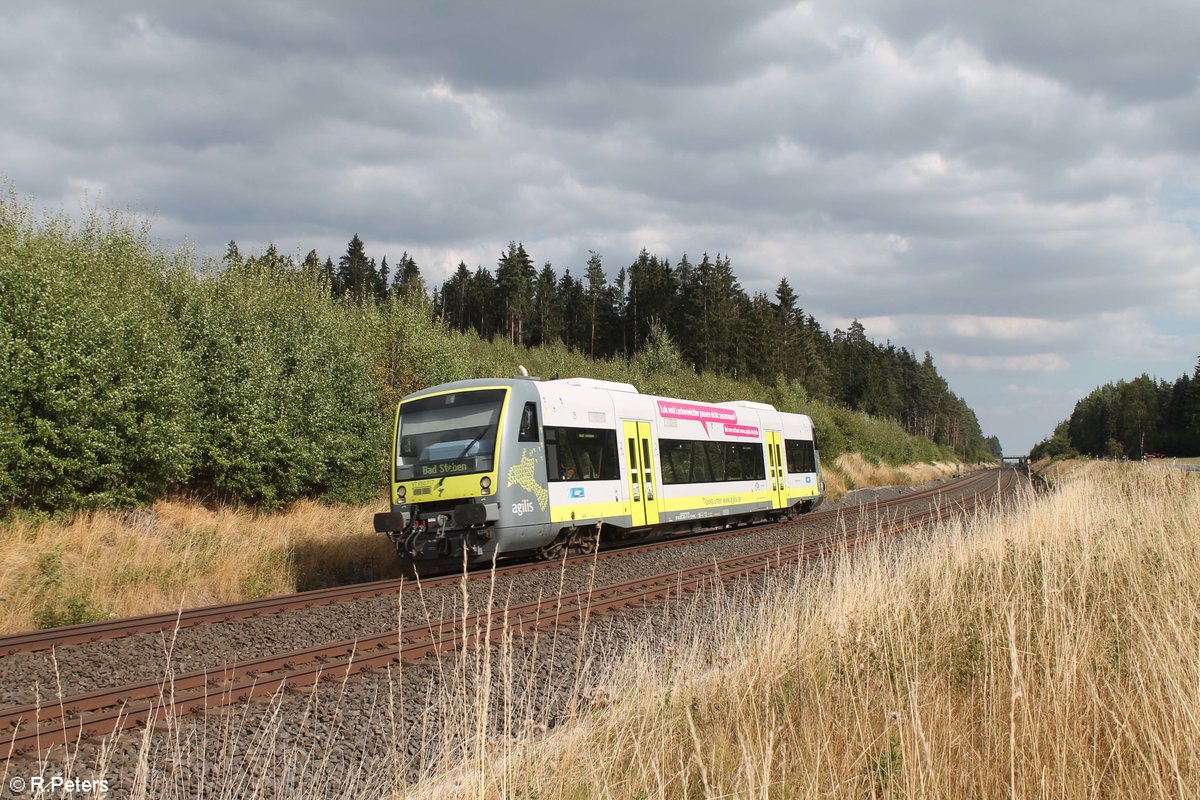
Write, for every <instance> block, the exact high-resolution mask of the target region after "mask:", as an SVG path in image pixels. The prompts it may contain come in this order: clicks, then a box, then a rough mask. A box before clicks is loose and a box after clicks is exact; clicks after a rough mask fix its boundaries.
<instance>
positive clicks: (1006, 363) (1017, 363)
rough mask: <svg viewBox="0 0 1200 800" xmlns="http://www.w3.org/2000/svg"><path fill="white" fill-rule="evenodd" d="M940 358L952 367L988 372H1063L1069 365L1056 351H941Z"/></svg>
mask: <svg viewBox="0 0 1200 800" xmlns="http://www.w3.org/2000/svg"><path fill="white" fill-rule="evenodd" d="M941 360H942V363H943V364H946V365H947V366H949V367H952V368H956V369H957V368H963V369H973V370H983V371H988V372H992V371H999V372H1063V371H1065V370H1067V369H1069V368H1070V366H1071V365H1070V364H1069V363H1067V360H1066V359H1065V358H1063V357H1062V356H1060V355H1059V354H1058V353H1032V354H1030V355H1021V356H972V355H963V354H961V353H943V354H942V356H941Z"/></svg>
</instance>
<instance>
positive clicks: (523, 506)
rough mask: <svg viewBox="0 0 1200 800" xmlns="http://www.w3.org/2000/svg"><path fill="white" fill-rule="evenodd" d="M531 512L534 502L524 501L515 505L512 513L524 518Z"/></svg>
mask: <svg viewBox="0 0 1200 800" xmlns="http://www.w3.org/2000/svg"><path fill="white" fill-rule="evenodd" d="M530 511H533V501H532V500H522V501H521V502H519V503H513V505H512V513H514V514H516V515H517V516H518V517H523V516H525V514H527V513H529V512H530Z"/></svg>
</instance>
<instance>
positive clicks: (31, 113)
mask: <svg viewBox="0 0 1200 800" xmlns="http://www.w3.org/2000/svg"><path fill="white" fill-rule="evenodd" d="M1198 14H1200V6H1194V4H1182V3H1170V2H1160V3H1154V4H1118V3H1109V2H1103V3H1083V2H1078V3H1074V4H1068V3H1063V2H1056V3H1052V4H1049V5H1047V4H1031V3H1023V4H1019V5H1017V6H1013V5H1011V4H1007V5H1006V4H991V5H983V6H981V5H980V4H962V3H954V2H950V0H917V1H916V2H911V3H909V2H906V3H902V4H896V3H892V2H884V0H852V2H850V3H843V2H837V3H833V2H828V1H827V0H813V2H808V3H800V4H793V3H778V2H752V3H726V2H713V0H703V2H700V3H689V4H677V3H642V2H617V3H589V4H584V3H577V2H567V3H564V2H553V1H552V0H537V2H523V3H515V4H496V3H486V2H456V3H442V4H424V3H421V4H418V3H372V2H365V0H363V1H361V2H350V3H343V4H337V5H333V4H324V3H317V2H305V3H289V4H286V5H284V4H278V3H254V4H248V5H247V4H234V3H232V2H224V1H223V2H217V3H208V4H154V5H151V4H144V3H138V2H116V3H108V4H103V5H96V4H67V3H54V2H47V3H40V4H36V5H32V4H31V5H29V6H28V7H26V8H24V9H20V10H13V9H11V8H10V9H6V10H5V11H3V12H0V23H2V24H0V107H3V108H4V109H5V115H4V117H3V120H2V121H0V173H4V174H7V175H8V176H9V177H10V178H12V179H13V181H14V182H15V185H16V187H17V189H18V191H21V192H28V193H32V194H34V195H36V196H38V197H39V198H40V199H41V200H42V201H43V202H44V203H46V204H48V205H51V206H55V205H61V206H63V207H64V208H66V209H67V210H68V211H73V210H74V209H75V207H76V204H77V203H78V202H79V200H80V199H81V198H82V197H85V196H86V197H89V198H91V199H92V200H93V201H96V200H97V199H98V201H99V202H100V203H101V204H102V205H104V206H112V207H119V208H125V207H133V208H136V209H139V210H141V211H143V212H145V213H148V214H151V215H154V216H155V217H156V220H157V222H156V226H155V232H156V234H157V235H158V236H159V237H161V238H162V239H164V240H165V241H166V242H168V243H170V242H179V241H182V240H184V239H188V240H191V241H193V242H195V243H196V244H197V246H198V247H199V249H200V250H201V251H202V252H206V253H210V254H213V255H217V256H219V255H220V254H221V253H222V252H223V251H224V247H225V243H226V242H228V241H229V240H230V239H236V240H238V241H239V242H240V243H241V244H242V245H243V250H244V251H249V250H252V249H255V248H260V247H262V246H265V243H266V242H268V241H274V242H276V243H277V244H279V245H280V247H281V248H283V249H284V250H292V249H295V250H299V251H301V252H304V251H307V249H309V248H317V249H318V251H319V252H320V254H321V255H322V256H326V255H329V256H333V257H335V258H336V257H337V256H338V255H339V253H340V251H341V250H342V249H343V248H344V247H345V242H346V241H347V240H348V239H349V238H350V236H351V235H352V234H353V233H356V232H357V233H358V234H359V235H360V236H362V238H363V239H364V240H365V241H366V242H367V245H368V251H369V252H370V253H371V254H372V255H375V256H382V255H384V254H387V255H389V256H390V260H393V261H394V260H395V258H396V257H398V255H399V253H400V252H401V251H403V250H405V249H407V250H410V251H412V252H414V253H418V254H419V261H420V263H421V265H422V268H423V269H424V270H425V272H426V276H427V278H429V279H430V280H431V281H432V282H433V283H437V282H439V281H440V280H441V279H442V278H443V277H444V276H445V273H446V270H448V269H450V268H452V266H453V265H454V264H455V263H457V261H458V260H459V259H460V258H462V259H465V260H467V261H468V264H469V265H471V266H474V265H475V264H476V263H481V264H484V265H486V266H493V265H494V263H495V259H496V257H497V254H498V253H499V251H500V250H501V249H502V248H503V247H504V246H505V244H506V243H507V242H508V241H509V240H510V239H517V240H523V241H524V242H525V243H526V246H527V248H528V249H529V251H530V253H531V255H532V256H533V257H534V259H535V260H536V261H537V262H538V263H539V264H540V263H541V262H542V261H545V260H550V261H552V262H553V263H554V264H555V266H556V267H558V268H559V269H562V268H566V267H570V268H572V270H573V272H574V273H575V274H578V272H579V268H580V267H581V266H582V264H583V262H584V261H585V260H586V258H587V252H588V250H589V249H598V250H600V251H601V252H602V253H603V254H604V263H605V265H606V266H607V268H608V270H609V273H610V274H613V273H615V272H616V270H617V269H618V268H619V267H621V266H623V265H625V264H628V263H629V262H630V261H632V259H633V258H634V257H635V256H636V254H637V251H638V250H639V249H640V248H641V247H643V246H645V247H648V248H649V249H651V251H653V252H656V253H658V254H659V255H661V256H665V257H669V258H671V259H672V260H677V259H678V258H679V256H680V255H681V254H682V253H683V252H684V251H687V252H688V254H689V255H690V256H691V257H692V258H693V259H698V258H699V257H700V256H701V254H702V253H703V252H705V251H708V252H709V253H710V254H715V253H717V252H721V253H725V254H728V255H729V256H730V257H731V258H732V260H733V265H734V268H735V271H736V272H737V274H738V276H739V277H740V278H741V280H742V283H743V285H744V286H745V288H747V289H748V290H750V291H766V292H768V293H771V292H773V291H774V288H775V286H776V285H777V284H778V282H779V279H780V277H781V276H786V277H788V279H789V280H790V281H791V283H792V285H793V286H794V287H795V288H796V289H797V291H798V293H799V294H800V296H801V300H802V303H803V304H804V306H805V307H806V309H808V310H810V311H812V312H814V313H816V314H817V316H818V318H819V319H821V320H822V321H823V322H827V323H828V324H831V325H832V324H834V320H840V321H843V322H848V320H850V319H852V318H854V317H859V318H864V319H868V320H871V321H872V322H871V325H869V326H868V332H869V333H871V332H872V326H874V329H875V330H876V331H877V333H876V334H875V335H877V338H886V337H889V336H891V337H893V338H895V339H896V340H897V341H898V342H900V343H902V344H906V345H908V346H910V347H912V348H913V349H915V350H917V351H918V352H919V351H922V350H924V349H930V350H932V351H933V352H934V356H935V358H937V359H938V360H939V363H944V364H945V365H946V368H947V370H948V371H949V372H950V373H952V374H951V377H952V379H953V380H962V381H964V383H963V386H964V387H965V388H964V389H963V390H962V391H963V392H964V393H967V397H968V400H969V401H972V402H973V403H975V404H977V405H978V407H979V408H980V411H981V413H982V414H983V416H984V427H985V428H988V426H989V419H991V417H989V415H990V414H994V415H995V417H994V418H995V419H1000V415H1001V414H1002V407H1001V406H1000V405H998V404H995V405H988V403H990V398H992V397H999V396H1000V395H1001V394H1003V393H1002V392H1000V391H994V392H990V393H989V392H988V391H987V385H986V381H985V380H984V378H983V377H981V376H985V375H987V374H989V372H988V371H989V370H992V371H995V372H996V373H997V374H1001V375H1003V376H1004V380H1006V381H1008V382H1009V383H1008V385H1011V386H1013V387H1016V389H1015V390H1014V392H1010V394H1014V396H1016V395H1019V396H1020V397H1022V398H1024V401H1025V402H1030V403H1043V406H1042V407H1041V411H1040V412H1039V413H1040V414H1041V416H1040V417H1038V416H1037V415H1026V417H1027V418H1026V419H1025V420H1023V422H1024V424H1025V425H1026V427H1027V428H1028V429H1029V430H1023V431H1021V432H1020V433H1019V435H1020V436H1022V437H1024V438H1026V439H1030V440H1032V438H1033V433H1031V432H1030V431H1031V430H1032V429H1033V428H1034V427H1038V426H1040V428H1044V429H1046V430H1048V428H1049V426H1051V425H1052V424H1053V422H1054V421H1055V419H1057V418H1059V417H1061V416H1064V415H1065V413H1064V411H1063V409H1061V408H1057V407H1055V406H1054V403H1061V402H1063V401H1062V400H1061V398H1062V397H1063V396H1064V393H1065V392H1066V389H1065V388H1064V387H1065V386H1067V383H1066V382H1067V381H1070V382H1072V383H1071V385H1075V384H1079V385H1085V386H1089V387H1090V386H1091V385H1094V384H1095V383H1101V382H1103V381H1104V380H1107V379H1108V378H1106V377H1105V375H1106V373H1104V372H1103V370H1106V369H1110V370H1111V369H1114V368H1116V367H1115V366H1114V365H1119V364H1125V363H1128V364H1133V363H1134V362H1135V361H1137V360H1138V359H1142V360H1143V361H1144V362H1145V361H1148V360H1150V359H1152V358H1159V359H1161V360H1162V361H1163V362H1164V363H1165V362H1167V361H1170V360H1172V359H1182V360H1184V361H1187V362H1189V363H1190V362H1191V361H1192V360H1193V359H1194V350H1195V347H1194V346H1193V345H1190V344H1188V341H1187V337H1186V336H1185V335H1180V334H1178V333H1174V334H1171V335H1167V334H1164V333H1163V332H1162V331H1161V330H1159V328H1157V327H1156V325H1157V324H1158V323H1157V321H1156V320H1157V319H1159V318H1160V316H1161V315H1164V314H1165V315H1169V316H1170V318H1171V319H1173V320H1174V322H1173V323H1172V325H1173V328H1174V329H1175V330H1176V331H1178V329H1181V328H1182V329H1187V328H1188V326H1189V325H1190V326H1192V330H1195V329H1196V328H1200V320H1198V319H1197V312H1196V308H1197V307H1200V247H1198V246H1197V241H1196V229H1197V228H1200V213H1198V212H1197V209H1196V206H1197V205H1198V198H1200V192H1198V187H1200V166H1198V165H1197V162H1196V158H1195V153H1196V148H1197V146H1198V142H1200V140H1198V139H1197V138H1196V137H1195V130H1196V129H1197V126H1198V125H1200V116H1198V115H1200V111H1197V109H1198V108H1200V94H1198V89H1197V75H1200V48H1196V47H1195V46H1194V43H1195V42H1196V41H1200V18H1198ZM1188 226H1192V227H1191V228H1189V227H1188ZM1097 327H1101V328H1103V330H1104V336H1100V337H1097V336H1088V335H1087V333H1086V332H1089V331H1093V330H1094V329H1096V328H1097ZM1097 341H1102V342H1103V346H1104V347H1105V348H1107V350H1106V352H1107V353H1108V354H1109V355H1107V356H1102V355H1100V351H1099V350H1098V349H1097V345H1096V342H1097ZM1189 348H1190V349H1191V350H1192V351H1193V352H1189ZM1154 353H1158V354H1159V355H1157V356H1155V355H1153V354H1154ZM1121 359H1126V360H1125V361H1121ZM1185 366H1186V364H1185ZM1144 368H1151V369H1153V368H1155V367H1153V366H1152V365H1147V366H1146V367H1144ZM1164 369H1165V368H1164ZM1167 371H1168V372H1169V371H1170V370H1167ZM1030 375H1036V376H1040V378H1041V379H1043V380H1058V381H1059V383H1058V384H1056V385H1055V387H1053V388H1052V389H1045V390H1044V391H1043V390H1041V389H1038V388H1037V387H1036V386H1031V385H1030V384H1029V382H1028V381H1024V380H1022V378H1024V377H1027V376H1030ZM1056 376H1057V377H1056ZM956 388H957V384H956ZM976 391H978V392H981V393H984V394H985V395H986V396H987V397H988V398H989V400H988V401H986V402H980V401H979V398H976V397H972V396H971V394H970V392H976ZM1069 410H1070V409H1069V407H1068V408H1066V409H1065V412H1067V413H1069ZM1006 424H1007V423H1006ZM1013 424H1014V425H1017V424H1018V423H1013ZM1012 431H1014V433H1013V435H1017V434H1016V433H1015V432H1016V431H1018V428H1016V427H1014V428H1013V429H1012ZM1000 432H1001V434H1002V435H1007V434H1006V432H1005V430H1001V431H1000ZM1038 435H1039V436H1040V435H1041V433H1040V432H1039V433H1038ZM1028 443H1029V442H1024V444H1026V445H1027V444H1028Z"/></svg>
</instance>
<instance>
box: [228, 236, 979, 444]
mask: <svg viewBox="0 0 1200 800" xmlns="http://www.w3.org/2000/svg"><path fill="white" fill-rule="evenodd" d="M278 258H279V257H278V255H277V254H274V250H273V248H268V251H267V253H266V254H265V255H264V256H262V257H260V258H259V259H258V261H257V262H256V263H258V264H259V265H260V266H261V263H262V261H263V259H278ZM225 260H226V262H227V263H228V264H229V265H230V266H231V267H237V266H239V265H240V264H242V263H244V262H243V261H242V259H241V256H240V254H239V253H238V251H237V245H236V243H234V242H230V247H229V252H228V253H227V254H226V259H225ZM300 268H301V269H303V270H306V271H308V272H311V273H313V274H315V275H318V276H320V277H321V278H322V279H323V280H324V281H325V283H326V285H327V286H328V287H329V290H330V292H331V294H332V295H333V296H334V297H338V298H353V299H358V300H360V301H367V300H374V301H375V302H384V301H385V299H386V298H388V297H389V296H395V295H397V294H399V295H403V296H407V297H410V298H426V299H429V300H430V302H431V309H432V313H434V314H435V315H436V316H438V317H439V318H441V319H444V320H445V321H446V322H447V323H448V324H449V325H450V326H451V327H452V328H454V329H456V330H458V331H461V332H464V333H465V332H473V333H474V334H476V335H477V336H479V337H481V338H483V339H485V340H493V339H497V338H500V339H502V340H505V341H508V342H510V343H511V344H513V345H516V346H526V347H545V346H548V345H551V344H555V343H559V342H561V343H562V344H565V345H566V346H567V347H568V348H570V349H571V350H574V351H577V352H581V353H584V354H585V355H587V356H588V357H589V358H591V359H593V360H595V359H606V358H623V359H626V360H628V359H631V358H633V356H634V355H635V354H636V353H638V352H639V351H640V350H642V349H643V347H644V346H645V345H646V343H647V341H648V339H649V337H650V335H651V331H652V330H653V329H654V328H655V327H656V326H659V327H661V328H662V329H663V330H664V331H665V332H666V334H667V335H668V336H669V337H670V339H671V340H672V341H673V342H675V343H676V344H677V346H678V347H679V349H680V351H681V354H682V356H683V359H684V361H685V362H686V364H687V365H689V366H690V367H692V368H693V369H694V370H696V371H697V372H711V373H714V374H716V375H721V376H729V377H733V378H750V379H755V380H758V381H760V382H763V383H766V384H770V383H773V382H775V381H779V380H781V381H785V382H794V383H798V384H800V385H801V386H803V387H804V389H805V390H806V391H807V392H808V394H809V395H810V396H811V397H813V398H815V399H818V400H822V401H826V402H831V403H835V404H840V405H843V406H845V407H847V408H849V409H851V410H853V411H862V412H865V413H868V414H871V415H873V416H878V417H884V418H888V419H893V420H896V421H898V422H899V423H900V424H901V425H902V426H903V427H904V428H905V429H906V430H907V431H908V432H909V433H912V434H914V435H918V436H924V437H926V438H928V439H930V440H931V441H934V442H936V443H937V444H940V445H945V446H947V447H950V448H952V449H953V450H954V451H955V452H956V453H958V454H960V455H961V456H962V457H964V458H965V457H980V458H983V457H988V456H992V455H995V456H999V455H1000V452H1001V450H1000V443H999V440H998V439H996V438H995V437H987V438H985V437H984V436H983V433H982V431H981V430H980V426H979V421H978V419H977V418H976V416H975V412H974V411H973V410H972V409H971V408H970V407H969V406H968V405H967V404H966V402H965V401H963V400H962V398H960V397H958V396H957V395H955V394H954V393H953V392H952V391H951V390H950V388H949V386H948V385H947V383H946V381H945V379H944V378H942V377H941V375H939V374H938V371H937V368H936V367H935V366H934V363H933V359H932V357H931V356H930V355H929V353H928V352H925V353H924V354H923V355H922V356H920V357H918V356H917V354H916V353H914V352H912V351H910V350H908V349H906V348H904V347H897V346H896V345H895V344H893V343H891V342H890V341H889V342H886V343H884V344H878V343H876V342H874V341H872V340H871V339H869V338H868V337H867V333H866V330H865V328H864V327H863V325H862V324H861V323H860V322H858V321H857V320H855V321H854V322H852V323H851V324H850V325H849V326H848V329H847V330H845V331H843V330H840V329H835V330H833V331H832V332H829V331H826V330H825V329H823V328H822V327H821V324H820V323H819V322H818V321H817V320H816V319H815V318H814V317H813V316H812V315H811V314H809V313H806V312H805V311H804V309H803V308H802V307H801V303H800V297H799V295H798V294H797V292H796V290H795V289H794V288H793V287H792V286H791V283H790V282H789V281H788V280H787V278H786V277H784V278H781V279H780V281H779V284H778V285H777V287H776V289H775V292H774V294H773V296H768V295H767V294H766V293H765V292H754V293H752V294H748V293H747V292H746V291H745V290H744V289H743V288H742V285H741V283H740V281H739V280H738V278H737V276H736V275H735V274H734V271H733V267H732V263H731V260H730V258H729V256H727V255H721V254H717V255H716V257H710V256H709V255H708V254H707V253H705V254H703V256H702V257H701V259H700V261H699V262H698V263H693V262H692V260H690V259H689V258H688V256H687V255H686V254H684V255H683V256H682V257H681V258H680V259H679V260H678V261H677V262H675V264H674V265H672V264H671V261H670V259H666V258H660V257H659V256H657V255H652V254H650V253H648V252H647V251H646V250H642V252H641V253H639V254H638V257H637V258H636V259H635V260H634V261H633V263H631V264H629V265H627V266H622V267H621V268H620V269H618V270H617V272H616V275H615V276H614V277H613V278H612V279H611V280H610V279H609V277H608V273H607V271H606V269H605V267H604V264H603V261H602V258H601V255H600V254H599V253H597V252H594V251H593V252H591V253H590V257H589V258H588V261H587V263H586V264H585V265H584V267H583V270H582V273H581V274H580V275H579V276H578V277H576V276H574V275H572V274H571V270H570V269H569V268H568V269H565V270H563V271H562V272H561V274H560V273H559V271H558V270H557V269H556V268H555V267H554V266H553V265H552V264H551V263H550V262H545V263H543V264H542V266H541V268H540V269H539V268H537V267H536V265H535V262H534V259H533V258H532V257H531V256H530V254H529V253H528V252H527V251H526V249H525V246H524V244H523V243H520V242H515V241H513V242H509V244H508V247H507V248H506V249H505V250H503V251H502V252H501V253H500V254H499V257H498V258H497V261H496V266H495V269H494V271H493V270H491V269H489V268H487V267H484V266H476V267H475V268H474V269H473V270H472V269H471V268H469V267H468V266H467V265H466V263H465V262H460V263H459V265H458V268H457V270H456V271H455V272H454V273H453V274H452V275H451V276H450V277H449V278H448V279H447V280H446V281H445V282H444V283H442V285H441V286H440V287H434V288H433V289H432V291H429V290H428V289H427V286H426V282H425V279H424V278H423V276H422V275H421V271H420V268H419V266H418V265H417V264H416V262H415V261H414V260H413V259H412V258H411V257H410V256H409V255H408V253H407V252H406V253H405V254H404V255H403V256H402V257H401V259H400V261H399V262H398V263H397V264H396V265H395V267H394V268H393V267H390V266H389V265H388V262H387V258H386V256H385V257H384V258H383V259H382V261H381V262H378V263H377V262H376V260H375V259H374V258H371V257H368V256H367V254H366V249H365V246H364V244H363V242H362V240H361V239H360V238H359V236H358V235H357V234H355V235H354V237H353V238H352V239H351V240H350V242H349V244H348V245H347V248H346V252H345V254H344V255H342V256H341V257H340V258H339V259H338V261H337V263H336V264H335V263H334V261H333V259H332V258H326V259H325V260H324V261H321V260H320V258H319V257H318V256H317V254H316V252H315V251H311V252H310V253H309V254H308V256H307V257H306V258H305V260H304V262H303V264H302V265H301V267H300Z"/></svg>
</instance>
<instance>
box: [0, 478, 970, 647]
mask: <svg viewBox="0 0 1200 800" xmlns="http://www.w3.org/2000/svg"><path fill="white" fill-rule="evenodd" d="M992 474H993V473H991V472H983V473H976V474H973V475H969V476H966V477H964V478H961V479H959V480H957V481H953V482H951V483H948V484H945V485H943V486H938V487H933V488H930V489H923V490H921V491H919V492H912V493H909V494H905V495H900V496H898V497H894V498H891V499H888V500H882V501H878V502H875V503H872V504H871V506H870V507H871V508H873V509H882V508H888V507H892V506H897V505H902V504H908V503H912V502H914V501H920V500H923V499H926V498H936V497H939V496H941V495H943V494H945V493H947V492H949V491H950V490H956V491H965V490H967V489H969V488H972V487H973V486H975V485H982V484H984V483H987V482H988V481H989V480H990V478H989V477H987V476H990V475H992ZM853 513H855V511H854V510H851V509H831V510H827V511H817V512H813V513H811V514H806V515H804V516H803V517H800V518H798V519H791V520H785V521H783V522H777V523H770V524H765V525H755V526H752V527H751V526H741V527H737V528H733V529H729V530H718V531H711V532H706V533H700V534H690V535H679V536H673V537H671V538H668V539H661V540H656V541H653V542H650V543H640V544H618V545H609V546H606V547H604V548H603V549H602V550H601V552H600V553H599V554H598V555H597V554H591V555H585V554H578V555H573V556H570V557H568V558H567V559H566V560H565V563H566V564H575V563H580V562H587V561H591V560H593V559H596V558H599V559H608V558H617V557H620V556H623V555H627V554H629V553H643V552H651V551H655V550H663V549H668V548H672V547H680V546H684V545H688V544H692V543H695V542H698V541H715V540H720V539H726V538H733V537H738V536H746V535H748V534H749V533H750V532H752V531H759V530H765V529H770V528H776V527H780V526H784V525H797V524H807V523H815V522H820V521H823V520H832V519H837V518H838V517H839V516H843V517H844V516H848V515H851V514H853ZM562 563H563V562H560V561H551V562H545V561H538V562H518V563H510V564H501V565H497V567H496V569H495V571H494V572H495V575H497V576H505V575H517V574H522V573H529V572H538V571H542V570H556V569H559V568H560V567H561V566H562ZM492 574H493V571H492V570H490V569H482V570H476V571H474V572H471V573H468V578H469V579H475V580H478V579H480V578H487V579H490V578H491V577H492ZM462 579H463V575H462V573H455V574H450V575H444V576H440V577H434V578H428V579H424V580H422V581H420V587H423V588H426V589H428V588H433V587H437V586H449V585H454V584H457V583H459V582H461V581H462ZM418 588H419V587H418V583H417V582H416V581H414V580H412V579H409V578H396V579H391V580H382V581H372V582H370V583H359V584H353V585H349V586H334V587H328V588H325V589H314V590H311V591H307V592H298V593H295V594H289V595H278V596H275V597H266V598H261V599H256V600H245V601H240V602H235V603H226V604H221V605H213V606H201V607H196V608H190V609H183V610H181V611H172V612H161V613H156V614H146V615H141V616H136V617H125V618H122V619H115V620H102V621H99V622H89V623H84V624H81V625H70V626H66V627H61V628H48V629H43V630H34V631H26V632H23V633H18V634H12V635H9V636H3V637H0V657H3V656H9V655H13V654H15V653H25V652H36V651H39V650H50V649H53V648H58V647H69V646H72V645H78V644H86V643H89V642H96V641H100V640H103V639H115V638H120V637H124V636H134V635H137V634H144V633H160V632H170V631H174V630H179V629H182V628H189V627H192V626H195V625H207V624H213V623H222V622H231V621H233V620H238V619H248V618H254V617H263V616H268V615H271V614H281V613H286V612H289V611H297V610H300V609H306V608H314V607H318V606H328V605H336V604H339V603H352V602H355V601H358V600H366V599H370V598H376V597H388V596H393V595H395V594H397V593H399V592H405V591H416V590H417V589H418Z"/></svg>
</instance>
